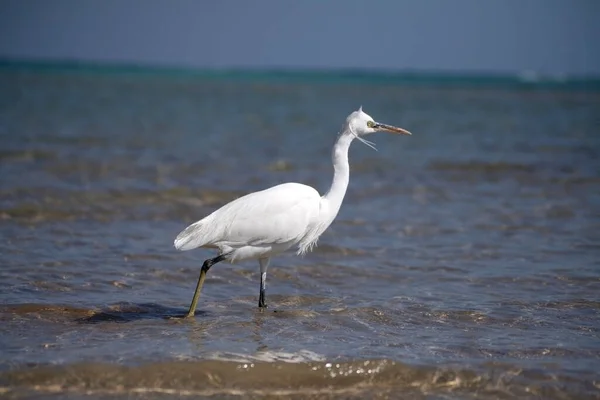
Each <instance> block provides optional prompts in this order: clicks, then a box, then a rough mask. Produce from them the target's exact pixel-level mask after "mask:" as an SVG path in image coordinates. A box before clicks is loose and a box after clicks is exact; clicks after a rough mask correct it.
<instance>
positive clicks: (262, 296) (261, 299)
mask: <svg viewBox="0 0 600 400" xmlns="http://www.w3.org/2000/svg"><path fill="white" fill-rule="evenodd" d="M265 281H266V274H260V294H259V295H258V307H259V308H267V305H266V304H265V292H266V289H267V288H266V282H265Z"/></svg>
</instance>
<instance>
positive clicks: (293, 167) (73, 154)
mask: <svg viewBox="0 0 600 400" xmlns="http://www.w3.org/2000/svg"><path fill="white" fill-rule="evenodd" d="M0 87H2V90H1V91H0V140H1V148H0V173H1V175H0V179H1V180H0V219H1V222H0V254H1V264H0V321H1V323H0V395H1V396H3V397H6V398H13V399H23V398H44V399H46V398H57V399H58V398H61V399H62V398H73V399H74V398H81V397H85V398H91V399H92V398H93V399H96V398H97V399H114V398H156V399H162V398H171V397H176V396H192V397H197V398H270V397H277V396H281V395H286V396H288V397H290V398H319V399H326V398H416V399H421V398H428V399H447V398H452V399H454V398H455V399H465V398H477V399H496V398H511V397H516V396H518V397H520V398H528V397H529V398H544V399H554V398H556V399H567V398H571V399H585V398H600V374H599V372H598V371H600V294H599V293H600V234H599V232H600V135H598V133H599V132H598V130H599V127H600V117H599V116H600V94H599V93H598V92H595V91H586V90H560V89H548V88H546V89H539V88H528V87H502V86H490V87H486V86H479V87H471V86H468V85H464V86H461V85H435V84H419V85H408V84H403V85H399V84H389V85H386V84H384V83H382V82H378V83H373V84H369V83H365V82H361V83H352V82H343V81H340V82H325V81H319V82H311V81H310V80H298V81H295V82H286V81H282V80H273V81H270V80H268V79H263V80H252V79H237V80H236V79H227V78H220V79H210V78H207V77H193V76H192V77H190V76H188V77H181V76H170V75H153V74H135V73H130V74H127V73H120V74H101V73H81V72H74V71H62V72H56V71H55V72H43V71H19V70H18V69H17V70H2V71H0ZM360 105H362V106H363V107H364V110H365V111H366V112H367V113H369V114H371V115H372V116H373V117H374V118H375V119H376V120H380V121H382V122H387V123H390V124H394V125H398V126H402V127H404V128H406V129H408V130H410V131H412V132H413V136H412V137H396V136H392V135H389V136H388V135H385V134H378V135H373V136H372V137H370V138H369V139H372V140H373V141H374V142H375V143H376V144H377V147H378V150H379V151H378V152H374V151H373V150H371V149H369V148H367V147H365V146H364V145H362V144H360V143H358V142H357V143H354V144H353V146H352V148H351V151H350V163H351V177H350V186H349V189H348V192H347V195H346V199H345V202H344V204H343V206H342V209H341V211H340V214H339V215H338V218H337V220H336V221H335V222H334V223H333V225H332V226H331V227H330V229H329V230H328V231H327V232H326V233H325V234H324V235H323V236H322V238H321V240H320V242H319V246H318V247H317V248H316V249H315V250H314V251H313V252H312V253H310V254H308V255H306V256H305V257H298V256H296V255H295V254H294V252H289V253H286V254H283V255H281V256H279V257H276V258H274V259H273V260H272V262H271V267H270V269H269V276H268V289H267V301H268V303H269V305H270V307H269V309H267V310H266V311H264V312H261V311H259V310H258V309H257V307H256V304H257V301H258V286H259V273H258V272H259V271H258V263H257V262H244V263H241V264H239V265H233V266H232V265H227V264H217V265H216V266H215V267H213V268H212V269H211V270H210V272H209V274H208V279H207V281H206V284H205V286H204V289H203V292H202V296H201V298H200V302H199V305H198V312H197V316H196V318H195V319H194V320H192V321H181V320H177V319H170V317H173V316H178V315H181V314H183V313H185V311H186V310H187V307H188V305H189V302H190V300H191V297H192V294H193V291H194V287H195V284H196V280H197V277H198V274H199V272H200V266H201V264H202V262H203V260H204V259H206V258H209V257H212V256H214V253H213V252H210V251H207V250H196V251H191V252H184V253H180V252H177V251H175V249H174V248H173V246H172V243H173V238H174V237H175V235H176V234H177V233H178V232H179V231H180V230H181V229H183V228H184V227H185V226H187V224H189V223H191V222H194V221H195V220H198V219H200V218H202V217H204V216H205V215H207V214H208V213H210V212H211V211H212V210H214V209H215V208H216V207H219V206H221V205H223V204H225V203H226V202H227V201H230V200H232V199H234V198H236V197H239V196H240V195H243V194H245V193H247V192H251V191H256V190H260V189H263V188H266V187H268V186H272V185H275V184H278V183H282V182H287V181H296V182H302V183H306V184H309V185H312V186H314V187H315V188H317V189H318V190H319V191H320V192H321V193H324V192H325V191H326V190H327V188H328V187H329V184H330V182H331V177H332V168H331V161H330V150H331V145H332V144H333V141H334V140H335V136H336V133H337V131H338V129H339V128H340V126H341V124H342V122H343V120H344V119H345V117H346V116H347V115H348V114H349V113H350V112H352V111H353V110H355V109H357V108H358V106H360Z"/></svg>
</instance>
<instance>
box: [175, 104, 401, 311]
mask: <svg viewBox="0 0 600 400" xmlns="http://www.w3.org/2000/svg"><path fill="white" fill-rule="evenodd" d="M378 131H386V132H392V133H399V134H403V135H410V134H411V133H410V132H409V131H407V130H405V129H402V128H398V127H395V126H391V125H386V124H383V123H379V122H375V121H374V120H373V118H371V117H370V116H369V115H368V114H366V113H365V112H363V110H362V107H360V108H359V109H358V110H357V111H354V112H353V113H352V114H350V115H349V116H348V117H347V118H346V122H345V123H344V125H343V126H342V130H341V131H340V133H339V134H338V137H337V140H336V142H335V145H334V146H333V151H332V159H333V182H332V183H331V187H330V188H329V191H328V192H327V193H326V194H325V195H324V196H321V195H319V192H317V191H316V190H315V189H314V188H312V187H310V186H307V185H303V184H300V183H284V184H281V185H277V186H273V187H271V188H269V189H265V190H262V191H260V192H254V193H250V194H247V195H245V196H243V197H240V198H238V199H236V200H233V201H232V202H230V203H228V204H226V205H224V206H223V207H221V208H219V209H218V210H216V211H214V212H213V213H212V214H210V215H208V216H207V217H205V218H203V219H201V220H200V221H198V222H195V223H193V224H192V225H190V226H188V227H187V228H186V229H184V230H183V231H182V232H181V233H179V235H177V238H176V239H175V247H176V248H177V249H178V250H192V249H195V248H198V247H205V248H216V249H218V252H219V253H218V255H217V256H216V257H214V258H209V259H208V260H206V261H204V264H202V269H201V270H200V278H199V279H198V284H197V285H196V291H195V292H194V297H193V299H192V303H191V305H190V308H189V311H188V313H187V315H186V317H193V316H194V313H195V310H196V305H197V304H198V298H199V297H200V292H201V290H202V286H203V285H204V280H205V279H206V273H207V272H208V270H209V269H210V268H211V267H212V266H213V265H214V264H216V263H218V262H220V261H228V262H230V263H233V262H236V261H242V260H248V259H258V262H259V264H260V292H259V297H258V307H259V308H264V307H266V304H265V289H266V279H267V268H268V267H269V261H270V260H271V257H273V256H275V255H277V254H280V253H282V252H284V251H286V250H288V249H289V248H291V247H293V246H297V247H298V250H297V254H299V255H301V254H304V253H306V252H307V251H310V250H311V249H312V247H313V246H314V245H315V244H316V243H317V240H318V239H319V236H321V234H322V233H323V232H324V231H325V230H326V229H327V228H328V227H329V225H331V223H332V222H333V220H334V219H335V217H336V215H337V213H338V211H339V209H340V206H341V205H342V201H343V200H344V195H345V194H346V188H347V187H348V181H349V179H350V166H349V165H348V149H349V148H350V144H351V143H352V141H353V140H354V139H358V140H359V141H361V142H363V143H365V144H366V145H368V146H371V147H373V144H372V143H371V142H368V141H366V140H365V139H363V136H366V135H368V134H371V133H374V132H378Z"/></svg>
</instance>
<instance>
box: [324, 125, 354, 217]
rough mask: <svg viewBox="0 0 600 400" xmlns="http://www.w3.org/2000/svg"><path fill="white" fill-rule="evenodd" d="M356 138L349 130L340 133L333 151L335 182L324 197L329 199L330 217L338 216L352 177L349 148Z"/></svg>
mask: <svg viewBox="0 0 600 400" xmlns="http://www.w3.org/2000/svg"><path fill="white" fill-rule="evenodd" d="M353 139H354V135H353V134H351V133H350V132H348V131H344V132H342V133H340V135H339V136H338V138H337V140H336V142H335V145H334V146H333V151H332V155H331V158H332V161H333V182H332V183H331V187H330V188H329V191H328V192H327V193H326V194H325V195H324V196H323V199H325V200H327V202H328V206H329V211H330V213H331V215H330V218H331V220H332V221H333V219H334V218H335V217H336V215H337V213H338V211H339V209H340V207H341V205H342V201H343V200H344V195H345V194H346V189H347V188H348V181H349V179H350V165H348V149H349V148H350V144H351V143H352V140H353Z"/></svg>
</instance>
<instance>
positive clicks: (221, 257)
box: [185, 254, 227, 318]
mask: <svg viewBox="0 0 600 400" xmlns="http://www.w3.org/2000/svg"><path fill="white" fill-rule="evenodd" d="M225 258H227V255H226V254H220V255H218V256H217V257H215V258H209V259H208V260H206V261H204V264H202V269H201V270H200V278H199V279H198V284H197V285H196V291H195V292H194V298H193V299H192V304H190V309H189V311H188V313H187V315H186V316H185V317H186V318H190V317H193V316H194V313H195V312H196V305H197V304H198V299H199V298H200V291H201V290H202V286H203V285H204V280H205V279H206V273H207V272H208V270H209V269H210V267H212V266H213V265H214V264H216V263H218V262H219V261H223V260H224V259H225Z"/></svg>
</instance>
